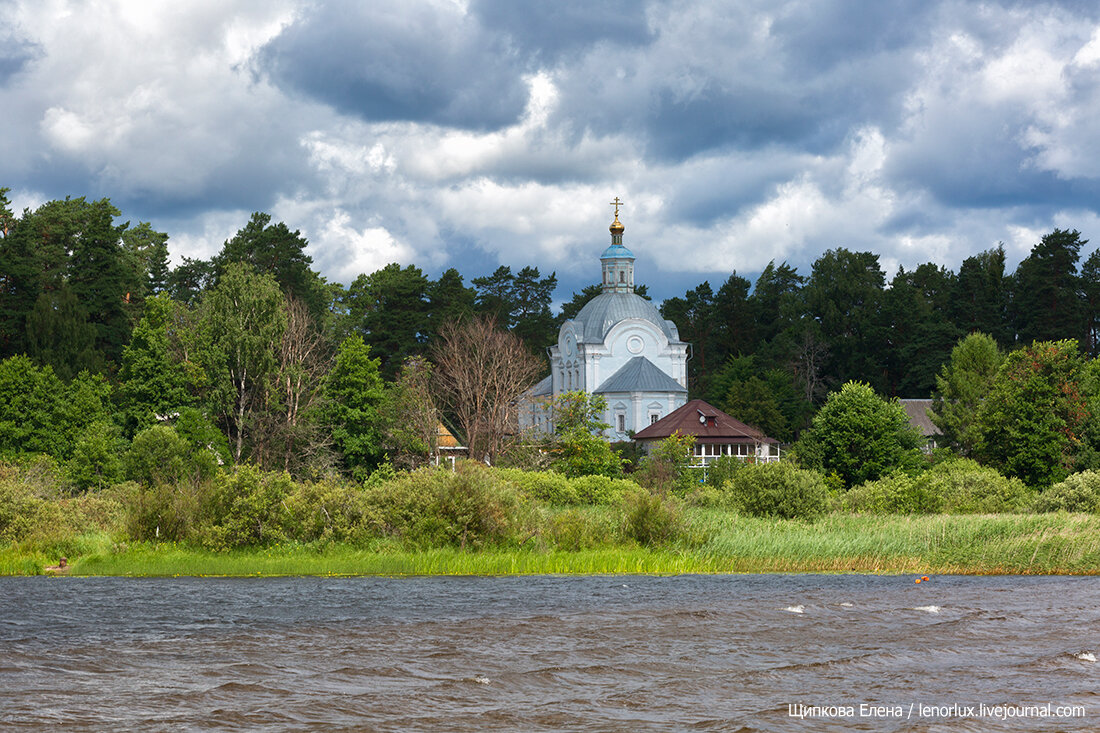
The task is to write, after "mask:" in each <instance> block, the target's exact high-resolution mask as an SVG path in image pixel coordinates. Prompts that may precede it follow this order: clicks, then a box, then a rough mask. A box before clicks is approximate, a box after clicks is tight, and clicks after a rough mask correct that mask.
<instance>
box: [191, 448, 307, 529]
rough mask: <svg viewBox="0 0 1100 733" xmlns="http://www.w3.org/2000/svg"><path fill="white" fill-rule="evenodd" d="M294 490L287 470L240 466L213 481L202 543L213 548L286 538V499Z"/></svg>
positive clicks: (206, 509)
mask: <svg viewBox="0 0 1100 733" xmlns="http://www.w3.org/2000/svg"><path fill="white" fill-rule="evenodd" d="M293 491H294V482H293V481H292V480H291V478H290V474H287V473H285V472H284V473H274V472H271V473H268V472H265V471H261V470H260V469H258V468H256V467H255V466H250V465H241V466H238V467H237V468H236V469H235V470H234V471H233V472H232V473H222V474H219V475H218V477H217V478H216V479H215V481H214V488H213V491H212V492H210V495H209V501H208V502H207V505H206V506H205V507H204V508H203V514H204V522H203V527H202V537H201V539H202V542H203V544H205V545H206V546H208V547H211V548H213V549H226V548H232V547H248V546H253V545H269V544H273V543H277V542H280V541H281V540H284V539H286V531H285V529H286V525H287V521H288V519H289V514H288V512H287V509H286V505H285V503H284V502H285V499H286V498H287V497H288V496H289V495H290V494H291V493H292V492H293Z"/></svg>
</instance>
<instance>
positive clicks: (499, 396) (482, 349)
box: [433, 317, 541, 460]
mask: <svg viewBox="0 0 1100 733" xmlns="http://www.w3.org/2000/svg"><path fill="white" fill-rule="evenodd" d="M433 355H434V361H435V364H436V372H435V376H436V384H437V387H438V391H439V393H440V395H441V396H442V397H443V399H444V400H445V401H446V403H447V404H448V405H449V406H450V408H451V409H452V410H453V411H454V414H455V417H456V418H457V420H458V424H459V427H460V428H461V429H462V430H463V432H465V433H466V445H467V446H468V447H469V449H470V457H471V458H477V459H485V458H487V459H490V460H492V459H494V458H495V457H496V456H497V454H498V453H500V451H501V448H502V447H503V445H504V441H505V439H506V438H507V436H509V435H514V434H516V433H517V432H518V419H517V418H518V414H517V413H518V410H517V400H518V399H519V397H520V395H521V394H522V393H523V392H524V390H526V389H527V388H529V387H530V386H531V385H532V384H534V383H535V381H536V380H537V379H538V377H539V374H540V371H541V364H540V363H539V361H538V359H537V358H535V356H533V355H532V354H531V352H529V351H528V350H527V348H526V347H525V346H524V345H523V342H522V341H521V340H520V339H519V337H517V336H515V335H513V334H510V333H508V332H506V331H502V330H501V329H499V328H498V327H497V324H496V321H495V320H494V319H492V318H486V317H479V318H473V319H469V320H466V321H464V322H462V323H449V324H447V325H445V326H444V327H443V328H442V329H441V330H440V338H439V341H438V342H437V345H436V347H435V348H434V349H433Z"/></svg>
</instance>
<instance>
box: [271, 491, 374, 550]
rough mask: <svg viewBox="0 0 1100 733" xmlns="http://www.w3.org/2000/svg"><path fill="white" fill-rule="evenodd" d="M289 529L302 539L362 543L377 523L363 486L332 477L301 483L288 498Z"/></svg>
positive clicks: (290, 533) (306, 540)
mask: <svg viewBox="0 0 1100 733" xmlns="http://www.w3.org/2000/svg"><path fill="white" fill-rule="evenodd" d="M285 503H286V509H287V513H288V521H287V533H288V534H289V535H290V536H291V537H292V538H293V539H295V540H298V541H300V542H313V541H317V540H320V541H323V542H350V543H353V544H361V543H363V542H365V541H366V540H368V539H369V538H370V535H371V532H372V527H373V526H376V525H377V518H376V513H377V510H376V509H375V508H374V507H372V506H371V505H370V503H369V502H368V501H367V496H366V493H365V492H364V491H363V489H361V488H359V487H358V486H356V485H354V484H349V483H345V482H343V481H337V480H333V479H326V480H324V481H317V482H309V483H304V484H299V485H298V486H296V487H295V489H294V491H293V493H291V494H290V496H288V497H287V499H286V502H285Z"/></svg>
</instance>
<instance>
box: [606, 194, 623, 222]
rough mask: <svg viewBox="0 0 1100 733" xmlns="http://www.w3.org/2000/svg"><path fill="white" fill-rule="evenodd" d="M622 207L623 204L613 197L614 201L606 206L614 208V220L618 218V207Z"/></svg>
mask: <svg viewBox="0 0 1100 733" xmlns="http://www.w3.org/2000/svg"><path fill="white" fill-rule="evenodd" d="M622 205H623V202H622V201H620V200H619V197H618V196H616V197H615V200H614V201H612V202H611V203H610V204H608V206H614V207H615V218H616V219H618V218H619V207H620V206H622Z"/></svg>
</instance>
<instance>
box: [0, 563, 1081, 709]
mask: <svg viewBox="0 0 1100 733" xmlns="http://www.w3.org/2000/svg"><path fill="white" fill-rule="evenodd" d="M1098 654H1100V578H1021V577H997V578H974V577H934V578H932V579H931V580H930V581H929V582H926V583H921V584H919V585H918V584H915V583H914V582H913V576H896V577H876V576H812V575H811V576H806V575H802V576H778V575H773V576H683V577H667V578H655V577H589V578H560V577H518V578H515V577H513V578H406V579H399V578H396V579H395V578H279V579H171V580H168V579H165V580H160V579H148V580H135V579H121V578H94V579H93V578H0V728H3V729H5V730H8V729H21V728H22V729H53V728H57V727H63V729H65V730H88V731H99V730H126V729H131V730H180V729H211V728H228V729H238V730H241V729H248V730H253V729H268V730H334V729H335V730H338V729H360V730H486V729H498V730H581V729H584V730H623V731H636V730H680V729H691V730H743V731H756V730H780V731H786V730H791V731H815V730H905V731H935V730H951V731H956V730H974V731H988V730H1069V731H1078V730H1080V731H1096V730H1100V693H1098V692H1097V690H1100V667H1098V666H1097V662H1096V656H1097V655H1098ZM861 704H866V705H884V706H887V707H886V708H885V709H883V710H877V711H876V710H869V711H868V712H870V713H871V714H870V715H867V716H864V717H860V714H861V712H863V711H861V710H860V708H859V706H860V705H861ZM1047 704H1050V705H1051V706H1052V708H1051V709H1050V711H1051V713H1052V714H1053V713H1054V712H1055V711H1056V710H1057V709H1058V708H1060V707H1061V706H1067V707H1069V708H1071V709H1070V710H1068V711H1062V712H1064V713H1066V714H1073V715H1076V717H1070V718H1062V719H1058V720H1054V719H1051V718H1038V717H1030V718H1028V719H1026V720H1021V719H1016V718H1006V719H1004V720H999V719H998V717H997V714H996V712H995V710H996V709H994V712H991V711H989V710H985V709H983V708H981V707H980V706H982V705H984V706H989V707H991V706H995V705H1009V706H1025V705H1041V706H1046V705H1047ZM800 705H801V706H805V707H803V708H799V706H800ZM810 706H817V707H818V708H824V709H823V710H814V709H813V708H811V707H810ZM894 706H900V707H894ZM921 706H924V708H922V707H921ZM951 706H955V707H954V708H952V707H951ZM969 706H972V707H973V708H975V710H974V711H969V710H967V707H969ZM1073 706H1079V707H1077V709H1076V711H1073V710H1072V708H1073ZM937 707H938V708H940V709H936V708H937ZM1082 709H1083V714H1082ZM848 710H851V711H852V713H853V716H852V717H847V716H846V713H847V712H848ZM899 710H900V711H901V716H902V717H901V718H898V717H897V715H898V711H899ZM1037 710H1039V709H1031V710H1022V711H1017V712H1018V713H1022V714H1030V715H1037V714H1042V713H1041V712H1037ZM800 711H802V712H803V713H806V712H807V711H808V712H809V716H808V717H805V718H802V717H792V714H794V715H797V714H798V713H799V712H800ZM906 714H908V715H906ZM1004 714H1006V713H1005V712H1002V715H1004ZM837 716H845V717H837Z"/></svg>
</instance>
